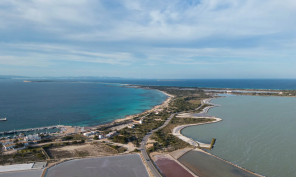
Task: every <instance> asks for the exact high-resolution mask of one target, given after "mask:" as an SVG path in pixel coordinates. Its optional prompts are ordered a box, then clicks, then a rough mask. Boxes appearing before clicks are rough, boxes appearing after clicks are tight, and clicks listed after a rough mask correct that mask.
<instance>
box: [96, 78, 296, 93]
mask: <svg viewBox="0 0 296 177" xmlns="http://www.w3.org/2000/svg"><path fill="white" fill-rule="evenodd" d="M92 81H100V82H110V83H123V84H137V85H154V86H178V87H207V88H239V89H273V90H296V79H180V80H178V79H176V80H157V79H120V80H119V79H118V80H114V79H113V80H92Z"/></svg>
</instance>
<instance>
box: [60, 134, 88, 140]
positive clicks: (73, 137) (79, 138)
mask: <svg viewBox="0 0 296 177" xmlns="http://www.w3.org/2000/svg"><path fill="white" fill-rule="evenodd" d="M86 139H87V138H86V137H85V136H83V135H81V134H75V135H69V136H65V137H63V138H62V140H63V141H69V140H86Z"/></svg>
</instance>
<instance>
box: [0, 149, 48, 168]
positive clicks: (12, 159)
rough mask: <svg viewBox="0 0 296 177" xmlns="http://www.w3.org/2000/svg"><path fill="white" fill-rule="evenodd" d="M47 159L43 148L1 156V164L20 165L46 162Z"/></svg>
mask: <svg viewBox="0 0 296 177" xmlns="http://www.w3.org/2000/svg"><path fill="white" fill-rule="evenodd" d="M45 159H46V158H45V156H44V155H43V153H42V150H41V148H29V149H23V150H19V151H17V153H16V154H9V155H1V156H0V164H1V165H5V164H6V165H7V164H18V163H31V162H36V161H44V160H45Z"/></svg>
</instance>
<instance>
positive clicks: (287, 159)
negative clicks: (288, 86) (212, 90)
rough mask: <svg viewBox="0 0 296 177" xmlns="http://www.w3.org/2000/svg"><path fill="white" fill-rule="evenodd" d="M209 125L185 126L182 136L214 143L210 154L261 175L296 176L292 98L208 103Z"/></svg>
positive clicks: (295, 117) (295, 115)
mask: <svg viewBox="0 0 296 177" xmlns="http://www.w3.org/2000/svg"><path fill="white" fill-rule="evenodd" d="M211 102H212V103H215V104H220V105H222V107H215V108H212V109H210V111H209V112H208V114H210V115H213V116H216V117H219V118H222V119H223V121H221V122H218V123H213V124H206V125H200V126H193V127H188V128H185V129H183V130H182V133H183V134H184V135H185V136H188V137H190V138H193V139H194V140H196V141H200V142H204V143H210V142H211V139H212V138H216V139H217V141H216V144H215V147H214V149H213V150H212V151H209V152H210V153H212V154H214V155H216V156H218V157H221V158H223V159H225V160H227V161H230V162H232V163H234V164H237V165H239V166H242V167H244V168H246V169H248V170H251V171H254V172H256V173H259V174H261V175H265V176H270V177H278V176H287V177H289V176H296V169H295V168H294V164H296V152H295V150H294V147H295V146H296V136H295V135H296V131H295V127H296V109H295V105H296V98H292V97H256V96H234V97H223V98H218V99H214V100H212V101H211Z"/></svg>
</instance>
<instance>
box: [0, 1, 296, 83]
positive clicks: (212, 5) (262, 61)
mask: <svg viewBox="0 0 296 177" xmlns="http://www.w3.org/2000/svg"><path fill="white" fill-rule="evenodd" d="M295 17H296V1H295V0H260V1H258V0H196V1H195V0H162V1H149V0H120V1H116V0H100V1H99V0H50V1H45V0H26V1H23V0H1V1H0V75H23V76H110V77H135V78H295V76H296V69H295V68H296V58H295V56H296V20H295Z"/></svg>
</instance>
